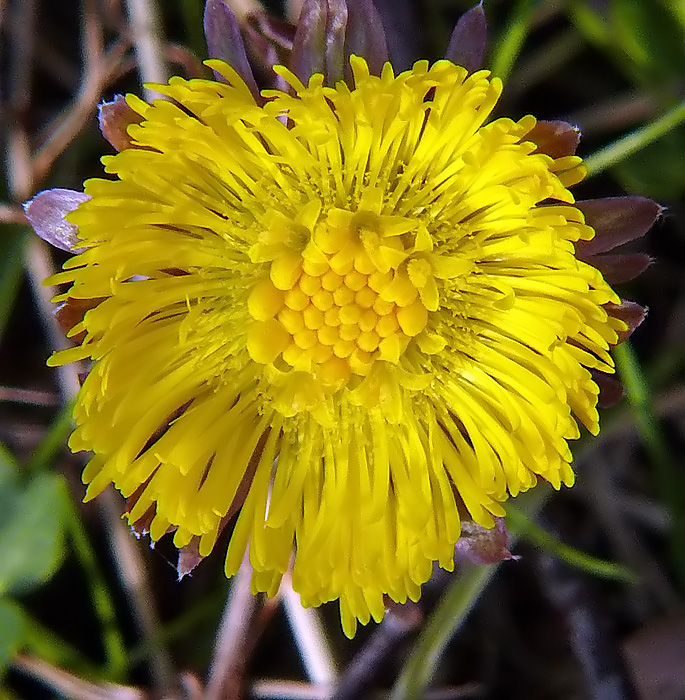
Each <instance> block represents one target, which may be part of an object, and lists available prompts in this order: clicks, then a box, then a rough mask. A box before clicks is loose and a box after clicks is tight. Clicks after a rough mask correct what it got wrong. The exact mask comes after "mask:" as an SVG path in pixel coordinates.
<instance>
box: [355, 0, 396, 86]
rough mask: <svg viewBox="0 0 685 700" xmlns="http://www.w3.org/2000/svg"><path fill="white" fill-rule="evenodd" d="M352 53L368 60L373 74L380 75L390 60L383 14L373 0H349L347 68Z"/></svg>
mask: <svg viewBox="0 0 685 700" xmlns="http://www.w3.org/2000/svg"><path fill="white" fill-rule="evenodd" d="M352 54H355V55H357V56H361V57H362V58H364V59H365V60H366V62H367V63H368V65H369V71H370V72H371V74H372V75H380V74H381V71H382V70H383V66H384V64H385V63H386V61H389V60H390V56H389V55H388V43H387V41H386V38H385V31H384V29H383V23H382V21H381V16H380V14H379V13H378V10H377V9H376V8H375V6H374V5H373V3H372V2H371V0H347V30H346V33H345V59H346V60H345V63H346V68H347V63H348V60H347V59H348V58H349V56H351V55H352Z"/></svg>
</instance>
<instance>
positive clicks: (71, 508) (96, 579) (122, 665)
mask: <svg viewBox="0 0 685 700" xmlns="http://www.w3.org/2000/svg"><path fill="white" fill-rule="evenodd" d="M64 489H65V491H67V490H68V489H67V486H66V484H65V485H64ZM65 502H66V503H67V504H68V506H67V512H66V523H65V524H66V527H67V530H68V532H69V535H70V537H71V541H72V544H73V547H74V552H75V554H76V557H77V559H78V560H79V563H80V565H81V567H82V568H83V571H84V573H85V575H86V579H87V580H88V585H89V587H90V597H91V601H92V604H93V609H94V611H95V615H96V617H97V618H98V620H99V622H100V625H101V626H102V644H103V647H104V651H105V658H106V673H107V680H110V681H114V682H116V681H121V680H123V679H124V677H125V675H126V672H127V670H128V665H129V664H128V655H127V653H126V645H125V643H124V638H123V636H122V634H121V631H120V630H119V626H118V622H117V616H116V610H115V607H114V600H113V599H112V596H111V595H110V592H109V589H108V588H107V584H106V583H105V578H104V576H103V575H102V572H101V571H100V567H99V566H98V561H97V556H96V554H95V550H94V549H93V546H92V544H91V542H90V540H89V538H88V533H87V531H86V528H85V527H84V525H83V522H82V520H81V516H80V514H79V512H78V509H77V508H76V504H75V503H74V500H73V498H72V496H71V494H70V493H67V494H66V497H65Z"/></svg>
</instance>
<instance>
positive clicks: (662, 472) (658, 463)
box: [614, 342, 685, 589]
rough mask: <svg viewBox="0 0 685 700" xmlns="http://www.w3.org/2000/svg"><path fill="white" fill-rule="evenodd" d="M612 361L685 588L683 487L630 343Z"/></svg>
mask: <svg viewBox="0 0 685 700" xmlns="http://www.w3.org/2000/svg"><path fill="white" fill-rule="evenodd" d="M614 358H615V360H616V366H617V369H618V372H619V374H620V375H621V381H622V382H623V385H624V386H625V388H626V396H627V399H628V402H629V403H630V406H631V408H632V410H633V413H634V415H635V422H636V424H637V428H638V431H639V433H640V435H641V437H642V441H643V444H644V446H645V450H646V451H647V454H648V455H649V459H650V460H651V462H652V465H653V467H654V477H655V480H656V485H657V488H658V489H659V492H660V494H661V498H662V500H663V502H664V504H665V505H666V507H667V508H668V510H669V511H670V513H671V517H672V520H673V526H672V528H673V529H672V532H671V557H672V560H673V566H674V568H675V571H676V575H677V577H678V582H679V584H680V586H681V589H685V484H684V483H683V480H682V478H681V477H680V476H679V474H678V472H677V471H676V469H675V465H674V464H673V461H672V459H671V456H670V453H669V449H668V445H667V444H666V440H665V438H664V435H663V433H662V431H661V428H660V426H659V420H658V418H657V417H656V414H655V413H654V409H653V405H652V399H651V393H650V390H649V384H648V383H647V380H646V378H645V376H644V373H643V372H642V368H641V366H640V363H639V361H638V359H637V357H636V355H635V351H634V350H633V348H632V346H631V345H630V343H628V342H625V343H622V344H621V345H619V346H618V347H616V348H614Z"/></svg>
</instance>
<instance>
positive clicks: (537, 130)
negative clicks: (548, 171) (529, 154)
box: [526, 121, 580, 158]
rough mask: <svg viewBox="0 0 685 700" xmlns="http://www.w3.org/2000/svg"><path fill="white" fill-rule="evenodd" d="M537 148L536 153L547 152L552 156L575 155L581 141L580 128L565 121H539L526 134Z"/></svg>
mask: <svg viewBox="0 0 685 700" xmlns="http://www.w3.org/2000/svg"><path fill="white" fill-rule="evenodd" d="M526 141H532V142H533V143H534V144H535V145H536V146H537V149H536V150H535V151H534V153H546V154H547V155H548V156H550V157H552V158H563V157H564V156H573V155H575V153H576V148H578V142H579V141H580V129H579V128H578V127H577V126H573V124H569V123H568V122H563V121H539V122H538V123H537V124H536V125H535V126H534V127H533V128H532V129H531V130H530V131H529V132H528V134H526Z"/></svg>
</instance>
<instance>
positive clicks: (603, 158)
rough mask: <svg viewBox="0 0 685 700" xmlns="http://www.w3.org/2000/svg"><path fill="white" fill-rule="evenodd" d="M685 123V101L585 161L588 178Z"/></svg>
mask: <svg viewBox="0 0 685 700" xmlns="http://www.w3.org/2000/svg"><path fill="white" fill-rule="evenodd" d="M683 122H685V100H683V101H682V102H681V103H680V104H679V105H677V106H675V107H674V108H673V109H671V110H669V111H668V112H666V113H665V114H662V115H661V116H660V117H658V118H657V119H655V120H654V121H653V122H651V123H649V124H647V125H645V126H643V127H641V128H640V129H637V130H636V131H633V132H632V133H631V134H628V135H626V136H624V137H623V138H620V139H618V141H614V143H612V144H609V145H608V146H607V147H606V148H603V149H602V150H600V151H597V153H593V154H592V155H591V156H589V157H588V158H586V159H585V167H586V168H587V172H588V177H590V176H592V175H597V174H598V173H601V172H603V171H604V170H606V169H607V168H610V167H612V166H613V165H616V164H617V163H620V162H621V161H622V160H625V159H626V158H627V157H628V156H630V155H632V154H633V153H636V152H637V151H639V150H640V149H642V148H644V147H645V146H649V144H650V143H654V141H656V140H657V139H660V138H661V137H662V136H665V135H666V134H667V133H668V132H669V131H671V130H672V129H674V128H675V127H677V126H678V125H680V124H682V123H683Z"/></svg>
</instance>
